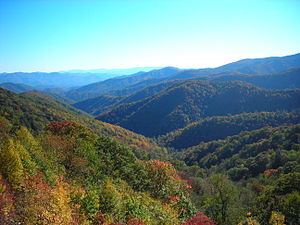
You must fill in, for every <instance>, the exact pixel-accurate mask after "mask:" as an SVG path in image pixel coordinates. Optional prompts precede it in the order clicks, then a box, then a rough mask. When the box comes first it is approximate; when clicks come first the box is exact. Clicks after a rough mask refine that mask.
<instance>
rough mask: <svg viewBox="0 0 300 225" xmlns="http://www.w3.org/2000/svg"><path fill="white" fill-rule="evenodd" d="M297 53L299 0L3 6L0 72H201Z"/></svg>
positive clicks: (52, 1)
mask: <svg viewBox="0 0 300 225" xmlns="http://www.w3.org/2000/svg"><path fill="white" fill-rule="evenodd" d="M299 52H300V1H299V0H206V1H204V0H203V1H202V0H181V1H178V0H98V1H97V0H73V1H71V0H19V1H17V0H0V72H13V71H59V70H69V69H95V68H128V67H139V66H177V67H181V68H192V67H193V68H202V67H213V66H218V65H222V64H225V63H228V62H231V61H235V60H239V59H242V58H256V57H267V56H283V55H289V54H295V53H299Z"/></svg>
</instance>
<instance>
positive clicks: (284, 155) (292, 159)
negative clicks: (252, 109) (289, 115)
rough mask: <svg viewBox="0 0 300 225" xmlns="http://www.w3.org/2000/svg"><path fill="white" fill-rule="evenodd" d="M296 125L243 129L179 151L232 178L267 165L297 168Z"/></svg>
mask: <svg viewBox="0 0 300 225" xmlns="http://www.w3.org/2000/svg"><path fill="white" fill-rule="evenodd" d="M299 150H300V125H299V124H298V125H294V126H281V127H276V128H272V127H266V128H262V129H258V130H254V131H243V132H241V133H240V134H238V135H235V136H231V137H228V138H226V139H223V140H217V141H211V142H206V143H205V142H203V143H201V144H199V145H197V146H193V147H191V148H188V149H187V150H186V151H184V152H182V153H179V154H181V156H182V157H183V158H182V159H183V160H184V161H185V162H186V163H187V165H199V166H200V167H201V168H206V169H211V172H216V171H219V172H220V171H226V172H227V173H228V175H229V176H230V177H231V178H232V179H233V180H240V179H242V178H250V177H255V176H257V175H259V174H262V173H263V172H264V171H266V170H268V169H273V170H275V169H276V170H279V171H277V172H282V173H291V172H298V173H299V172H300V166H299V165H300V161H299V160H300V158H299Z"/></svg>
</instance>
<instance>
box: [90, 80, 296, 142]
mask: <svg viewBox="0 0 300 225" xmlns="http://www.w3.org/2000/svg"><path fill="white" fill-rule="evenodd" d="M299 97H300V91H299V90H287V91H279V90H273V91H272V90H266V89H262V88H258V87H255V86H253V85H250V84H247V83H243V82H237V81H236V82H205V81H185V82H183V83H181V82H180V83H179V85H173V87H170V88H167V89H166V90H164V91H162V92H160V93H159V94H156V95H154V96H152V97H149V98H146V99H143V100H141V101H137V102H133V103H129V104H123V105H119V106H118V107H116V108H114V109H113V110H111V111H109V112H106V113H103V114H101V115H99V116H98V117H96V118H97V119H99V120H101V121H105V122H108V123H112V124H117V125H120V126H122V127H124V128H127V129H129V130H132V131H134V132H136V133H140V134H143V135H145V136H149V137H154V136H158V135H162V134H165V133H167V132H170V131H173V130H176V129H179V128H183V127H184V126H186V125H187V124H189V123H191V122H194V121H197V120H199V119H204V118H206V117H210V116H225V115H229V114H239V113H243V112H260V111H277V110H288V111H289V110H293V109H296V108H299V106H300V101H299Z"/></svg>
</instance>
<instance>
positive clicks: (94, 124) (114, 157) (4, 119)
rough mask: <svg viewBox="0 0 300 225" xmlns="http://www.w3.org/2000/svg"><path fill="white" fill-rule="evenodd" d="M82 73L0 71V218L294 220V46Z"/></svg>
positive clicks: (297, 136) (297, 139) (298, 129)
mask: <svg viewBox="0 0 300 225" xmlns="http://www.w3.org/2000/svg"><path fill="white" fill-rule="evenodd" d="M134 69H136V68H134ZM148 69H150V68H148ZM73 72H74V73H73ZM90 72H91V71H88V72H87V73H85V72H83V71H71V72H68V73H67V72H64V73H32V74H27V73H18V74H0V81H1V79H2V81H5V82H3V83H0V87H1V88H0V141H1V142H0V192H1V193H0V202H1V201H2V200H3V199H4V200H5V201H2V202H3V204H2V205H4V206H2V205H0V224H2V223H3V224H13V223H11V221H12V218H13V219H14V220H15V221H27V222H28V221H29V222H28V223H27V224H36V222H35V221H49V220H50V219H49V218H51V221H54V220H57V218H59V219H60V221H63V222H62V223H60V224H73V222H74V221H80V222H82V223H83V224H99V221H100V222H101V224H102V222H103V221H106V222H107V224H113V223H115V224H116V223H119V224H122V225H123V224H124V225H125V224H126V225H133V224H141V225H148V224H149V225H152V224H153V225H154V224H167V225H169V224H174V225H191V224H203V223H202V222H201V223H200V222H197V223H195V221H201V220H205V221H206V222H207V221H208V222H209V223H205V224H210V225H215V223H214V222H213V221H212V220H211V219H209V218H208V217H206V216H205V215H204V214H203V213H197V214H195V213H196V211H204V212H205V214H207V215H208V216H209V217H211V218H212V219H213V220H215V221H217V222H219V224H220V225H228V224H238V222H240V221H245V218H246V217H245V215H244V212H249V211H251V212H253V213H254V214H255V218H256V219H257V220H259V221H260V223H261V224H263V225H265V224H266V225H267V224H269V221H270V218H272V215H273V214H274V212H275V213H278V214H276V215H282V214H283V215H285V217H284V218H285V221H287V224H299V223H298V222H299V221H300V217H299V215H298V214H297V213H295V210H294V208H295V207H297V204H298V203H297V201H299V198H298V196H299V192H300V190H299V187H300V166H299V165H300V157H299V152H300V126H299V125H300V82H299V81H300V79H299V78H300V54H296V55H292V56H286V57H270V58H264V59H246V60H241V61H238V62H234V63H231V64H227V65H224V66H221V67H218V68H210V69H179V68H175V67H165V68H158V69H157V68H155V69H154V70H151V71H148V72H146V71H139V72H137V71H134V72H135V73H134V74H130V75H125V74H122V76H119V75H120V74H117V75H116V74H114V75H112V74H106V73H105V74H102V73H101V74H100V73H99V74H98V73H95V74H93V73H90ZM95 72H112V71H102V70H101V71H95ZM115 72H116V73H119V72H120V73H123V72H124V71H115ZM105 76H108V77H110V76H116V77H110V78H109V79H106V80H101V79H104V77H105ZM31 78H32V80H31ZM93 79H94V81H97V82H94V83H88V82H91V81H92V80H93ZM7 81H10V82H7ZM11 81H18V83H14V82H11ZM87 83H88V84H87ZM27 84H29V85H30V86H28V85H27ZM75 84H77V85H79V86H78V87H74V86H76V85H75ZM84 84H87V85H84ZM5 89H8V90H5ZM218 185H221V186H218ZM2 187H4V188H2ZM220 187H221V189H220ZM21 188H22V189H21ZM218 188H219V189H218ZM20 190H22V191H23V190H25V193H26V195H24V194H23V192H21V191H20ZM218 191H219V192H220V193H221V194H223V193H226V196H227V197H226V201H228V204H223V202H222V201H219V199H218V196H219V194H220V193H219V192H218ZM216 193H217V194H216ZM218 193H219V194H218ZM269 193H271V194H269ZM2 202H1V203H2ZM270 202H271V203H273V202H275V203H276V204H274V205H272V204H271V205H270ZM295 202H296V203H295ZM229 203H230V204H229ZM219 206H220V207H225V208H226V210H227V215H226V216H225V217H224V219H220V216H219V212H221V211H222V210H221V209H220V208H219ZM1 207H2V208H3V207H5V210H6V211H5V212H7V213H5V214H3V213H2V211H3V210H2V208H1ZM60 209H63V210H60ZM211 209H213V212H212V211H211ZM53 210H54V212H53ZM55 210H56V211H55ZM41 211H42V212H45V213H44V214H41V213H40V212H41ZM15 212H18V213H15ZM216 213H217V215H216ZM41 215H42V216H41ZM66 215H69V216H66ZM248 219H249V218H248ZM251 220H252V218H251ZM132 221H133V222H132ZM224 221H225V222H224ZM228 221H230V222H228ZM25 224H26V223H25ZM78 224H80V223H78ZM240 224H243V225H246V224H245V223H240Z"/></svg>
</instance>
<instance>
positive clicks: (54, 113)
mask: <svg viewBox="0 0 300 225" xmlns="http://www.w3.org/2000/svg"><path fill="white" fill-rule="evenodd" d="M0 116H2V117H4V118H6V119H7V120H9V121H11V123H12V125H13V126H15V127H18V126H20V125H21V126H25V127H27V128H28V129H31V130H33V131H34V132H38V131H40V130H42V129H43V128H44V127H45V126H46V125H47V124H48V123H50V122H51V121H77V122H78V123H80V124H82V125H84V126H86V127H89V128H91V129H92V130H93V131H94V132H95V133H97V134H101V135H107V136H110V137H114V138H115V139H117V140H121V141H123V142H124V143H126V144H128V145H130V146H133V147H136V148H137V149H142V150H145V151H146V152H151V151H152V150H153V151H156V150H158V149H160V148H159V147H158V146H157V145H156V144H155V143H153V142H152V141H150V140H149V139H147V138H145V137H143V136H141V135H138V134H135V133H133V132H131V131H128V130H126V129H123V128H121V127H118V126H114V125H111V124H107V123H104V122H101V121H97V120H94V119H93V118H91V117H90V116H89V115H88V114H86V113H85V112H83V111H80V110H78V109H76V108H73V107H72V106H70V105H68V104H66V103H61V102H59V101H57V100H55V99H53V98H51V97H49V96H46V95H44V94H41V93H39V92H28V93H24V94H15V93H13V92H10V91H7V90H4V89H1V88H0Z"/></svg>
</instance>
